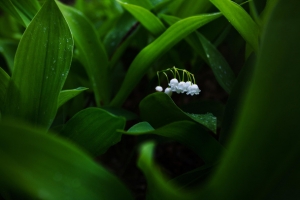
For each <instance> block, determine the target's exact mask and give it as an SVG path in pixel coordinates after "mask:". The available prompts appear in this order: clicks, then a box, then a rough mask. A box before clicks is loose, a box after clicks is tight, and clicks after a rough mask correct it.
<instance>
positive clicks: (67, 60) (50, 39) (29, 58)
mask: <svg viewBox="0 0 300 200" xmlns="http://www.w3.org/2000/svg"><path fill="white" fill-rule="evenodd" d="M72 54H73V38H72V35H71V32H70V29H69V27H68V24H67V23H66V21H65V19H64V17H63V16H62V14H61V12H60V10H59V9H58V7H57V5H56V3H55V1H52V0H48V1H47V2H46V3H45V4H44V5H43V7H42V8H41V10H40V11H39V12H38V14H37V15H36V16H35V18H34V19H33V20H32V21H31V23H30V25H29V26H28V28H27V29H26V31H25V33H24V34H23V37H22V39H21V41H20V43H19V46H18V49H17V52H16V56H15V62H14V64H15V65H14V69H13V73H12V76H11V79H10V83H9V88H8V91H7V97H6V103H5V109H4V112H3V114H6V115H10V116H12V117H15V118H19V119H22V120H26V121H29V122H30V123H32V124H34V125H36V126H44V127H46V128H49V127H50V125H51V123H52V121H53V119H54V117H55V114H56V111H57V100H58V95H59V93H60V91H61V89H62V87H63V84H64V82H65V80H66V77H67V75H68V72H69V69H70V64H71V59H72Z"/></svg>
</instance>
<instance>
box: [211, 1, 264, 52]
mask: <svg viewBox="0 0 300 200" xmlns="http://www.w3.org/2000/svg"><path fill="white" fill-rule="evenodd" d="M210 2H212V3H213V4H214V5H215V6H216V7H217V8H218V9H219V10H220V11H221V13H222V14H223V15H224V16H225V17H226V18H227V19H228V21H229V22H230V23H231V24H232V25H233V26H234V28H235V29H236V30H237V31H238V32H239V33H240V34H241V36H242V37H243V38H244V39H245V40H246V42H247V43H249V44H250V45H251V47H252V48H253V50H254V51H255V52H257V51H258V48H259V44H258V40H259V37H260V30H259V27H258V25H257V24H256V23H255V22H254V21H253V20H252V18H251V17H250V15H249V14H248V13H247V12H246V11H245V10H244V9H243V8H242V7H241V6H239V5H238V4H236V3H235V2H233V1H231V0H210Z"/></svg>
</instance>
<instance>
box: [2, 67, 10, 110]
mask: <svg viewBox="0 0 300 200" xmlns="http://www.w3.org/2000/svg"><path fill="white" fill-rule="evenodd" d="M9 79H10V77H9V75H8V74H7V73H6V72H5V71H4V70H3V69H2V68H1V67H0V112H1V111H2V110H3V105H4V102H5V96H6V91H7V87H8V83H9Z"/></svg>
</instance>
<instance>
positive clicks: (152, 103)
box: [140, 92, 217, 133]
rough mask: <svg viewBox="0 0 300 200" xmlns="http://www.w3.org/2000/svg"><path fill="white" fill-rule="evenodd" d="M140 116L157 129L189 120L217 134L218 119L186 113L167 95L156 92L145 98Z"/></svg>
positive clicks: (208, 114)
mask: <svg viewBox="0 0 300 200" xmlns="http://www.w3.org/2000/svg"><path fill="white" fill-rule="evenodd" d="M162 111H163V112H162ZM158 113H159V114H158ZM140 114H141V118H142V119H143V120H145V121H147V122H149V123H150V124H151V125H152V126H153V127H155V128H158V127H161V126H164V125H166V124H169V123H172V122H175V121H182V120H189V121H194V122H197V123H199V124H201V125H203V126H205V127H206V128H208V129H210V130H211V131H213V132H214V133H216V127H217V120H216V117H214V116H213V115H212V114H210V113H207V114H201V115H199V114H189V113H185V112H183V111H182V110H181V109H180V108H179V107H177V105H176V104H175V103H174V102H173V100H172V99H171V98H170V97H169V96H168V95H166V94H165V93H160V92H156V93H154V94H150V95H148V96H147V97H146V98H144V99H143V100H142V101H141V103H140Z"/></svg>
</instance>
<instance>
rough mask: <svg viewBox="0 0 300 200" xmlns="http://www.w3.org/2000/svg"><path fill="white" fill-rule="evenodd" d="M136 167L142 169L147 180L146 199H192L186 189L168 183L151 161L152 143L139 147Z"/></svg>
mask: <svg viewBox="0 0 300 200" xmlns="http://www.w3.org/2000/svg"><path fill="white" fill-rule="evenodd" d="M140 151H141V152H140V156H139V159H138V163H137V164H138V167H139V168H140V169H141V170H142V171H143V173H144V175H145V176H146V180H147V184H148V185H147V199H148V200H156V199H157V200H160V199H172V200H173V199H174V200H182V199H194V198H195V197H194V196H193V195H192V194H190V193H188V192H187V191H185V192H183V191H179V189H178V186H176V185H174V184H172V183H169V182H168V181H167V179H166V178H165V177H164V176H163V175H162V173H161V171H160V170H159V168H158V166H157V165H156V164H155V162H154V161H153V157H154V156H153V152H154V143H153V142H147V143H144V144H143V145H142V146H141V148H140Z"/></svg>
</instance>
